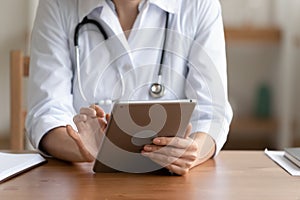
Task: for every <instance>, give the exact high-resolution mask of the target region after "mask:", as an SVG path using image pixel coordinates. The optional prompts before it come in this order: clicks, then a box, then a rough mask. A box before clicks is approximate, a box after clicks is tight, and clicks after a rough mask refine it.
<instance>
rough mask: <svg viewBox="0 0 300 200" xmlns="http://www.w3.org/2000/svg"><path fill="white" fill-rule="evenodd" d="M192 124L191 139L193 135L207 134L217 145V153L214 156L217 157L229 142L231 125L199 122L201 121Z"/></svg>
mask: <svg viewBox="0 0 300 200" xmlns="http://www.w3.org/2000/svg"><path fill="white" fill-rule="evenodd" d="M191 124H192V131H191V137H192V135H193V134H195V133H199V132H201V133H207V134H208V135H210V136H211V137H212V139H213V140H214V142H215V144H216V151H215V154H214V156H217V155H218V154H219V152H220V151H221V149H222V147H223V146H224V144H225V142H226V140H227V135H228V131H229V124H226V122H224V123H223V124H222V123H217V122H199V121H193V122H191Z"/></svg>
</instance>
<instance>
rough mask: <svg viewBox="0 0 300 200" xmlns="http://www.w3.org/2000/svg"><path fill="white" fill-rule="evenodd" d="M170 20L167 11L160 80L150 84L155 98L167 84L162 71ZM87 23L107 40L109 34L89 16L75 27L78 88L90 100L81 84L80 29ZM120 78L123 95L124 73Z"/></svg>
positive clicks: (161, 94) (150, 91) (159, 95)
mask: <svg viewBox="0 0 300 200" xmlns="http://www.w3.org/2000/svg"><path fill="white" fill-rule="evenodd" d="M168 22H169V13H168V12H167V13H166V24H165V38H164V42H163V47H162V54H161V60H160V66H159V70H158V81H157V82H156V83H152V84H151V86H150V89H149V94H150V96H152V97H153V98H160V97H162V96H164V94H165V86H164V85H163V84H162V72H161V71H162V65H163V61H164V56H165V46H166V40H167V32H168ZM86 24H93V25H95V26H96V27H97V28H98V30H99V31H100V32H101V33H102V35H103V37H104V40H107V39H108V36H107V34H106V32H105V30H104V29H103V27H102V26H101V25H100V23H99V22H97V21H96V20H93V19H88V18H87V17H85V18H84V19H83V20H82V21H81V22H80V23H78V24H77V26H76V28H75V33H74V46H75V60H76V70H77V80H78V89H79V92H80V94H81V96H82V98H83V100H84V101H86V102H88V101H87V98H86V96H85V95H84V92H83V89H82V86H81V77H80V60H79V59H80V58H79V57H80V54H79V42H78V38H79V33H80V29H81V28H82V27H83V26H84V25H86ZM120 78H121V82H122V95H123V93H124V90H125V85H124V84H125V83H124V80H123V76H122V74H120Z"/></svg>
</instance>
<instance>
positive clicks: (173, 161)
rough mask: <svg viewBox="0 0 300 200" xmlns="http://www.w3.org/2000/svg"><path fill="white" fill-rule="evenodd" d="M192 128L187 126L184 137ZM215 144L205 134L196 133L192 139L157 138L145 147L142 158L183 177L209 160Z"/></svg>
mask: <svg viewBox="0 0 300 200" xmlns="http://www.w3.org/2000/svg"><path fill="white" fill-rule="evenodd" d="M191 128H192V126H191V125H189V126H188V127H187V130H186V133H185V134H186V135H190V132H191ZM214 148H215V143H214V141H213V140H212V138H211V137H210V136H208V135H207V134H205V133H196V134H195V137H194V138H190V137H186V138H179V137H158V138H155V139H154V140H153V144H151V145H145V146H144V149H143V151H142V154H143V155H144V156H147V157H149V158H150V159H152V160H153V161H154V162H156V163H158V164H160V165H161V166H163V167H166V168H167V169H168V170H170V171H172V172H174V173H176V174H178V175H184V174H187V173H188V172H189V170H190V169H191V168H192V167H194V166H196V165H199V164H200V163H202V162H204V161H206V160H207V159H209V158H210V157H211V156H212V155H213V154H214V151H215V149H214Z"/></svg>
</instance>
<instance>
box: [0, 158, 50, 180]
mask: <svg viewBox="0 0 300 200" xmlns="http://www.w3.org/2000/svg"><path fill="white" fill-rule="evenodd" d="M44 161H46V160H45V159H44V158H43V157H42V156H41V155H40V154H38V153H26V154H13V153H2V152H0V182H1V181H3V180H5V179H7V178H9V177H11V176H13V175H16V174H18V173H20V172H22V171H24V170H26V169H29V168H31V167H33V166H35V165H37V164H39V163H42V162H44Z"/></svg>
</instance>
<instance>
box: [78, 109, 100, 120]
mask: <svg viewBox="0 0 300 200" xmlns="http://www.w3.org/2000/svg"><path fill="white" fill-rule="evenodd" d="M80 114H83V115H87V116H88V117H92V118H94V117H97V112H96V110H95V109H93V108H86V107H83V108H80Z"/></svg>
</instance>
